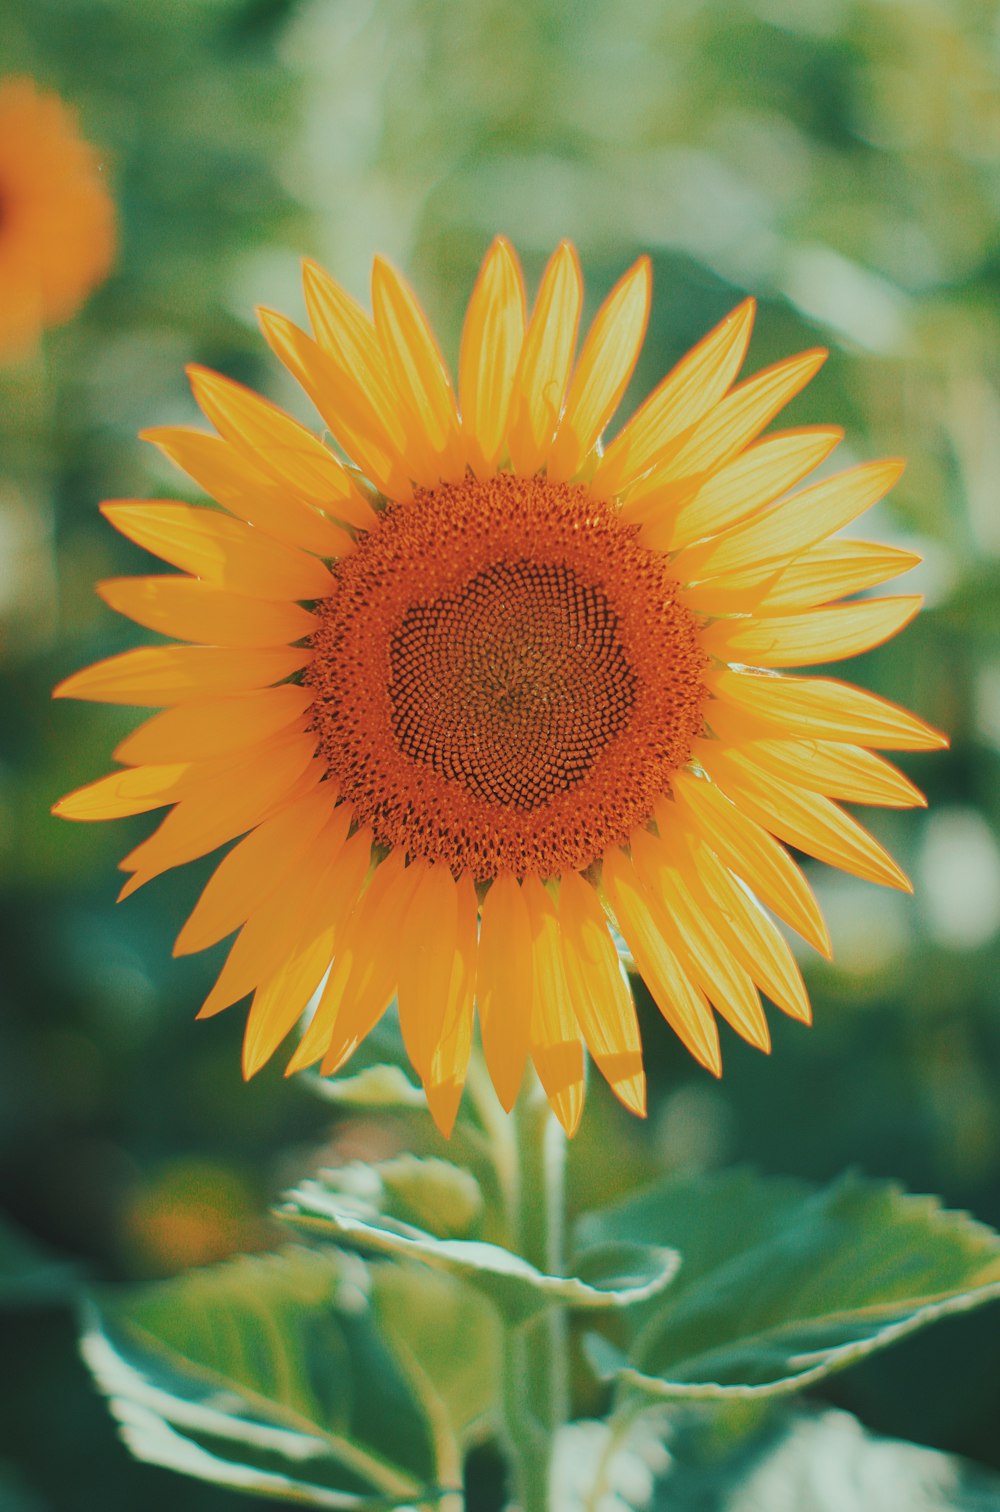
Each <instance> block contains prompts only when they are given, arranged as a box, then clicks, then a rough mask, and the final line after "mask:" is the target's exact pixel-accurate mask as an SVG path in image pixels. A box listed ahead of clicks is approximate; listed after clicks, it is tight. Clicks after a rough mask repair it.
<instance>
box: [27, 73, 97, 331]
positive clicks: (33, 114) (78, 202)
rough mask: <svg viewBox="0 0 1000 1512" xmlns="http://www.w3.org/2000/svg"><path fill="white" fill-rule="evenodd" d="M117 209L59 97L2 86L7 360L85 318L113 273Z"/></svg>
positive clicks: (31, 88)
mask: <svg viewBox="0 0 1000 1512" xmlns="http://www.w3.org/2000/svg"><path fill="white" fill-rule="evenodd" d="M114 251H115V222H114V206H113V204H112V202H111V199H110V197H109V195H108V193H107V190H106V189H105V187H104V184H103V183H102V181H101V177H100V164H99V161H98V156H97V153H96V152H95V150H94V148H93V147H91V146H90V145H89V144H88V143H87V142H84V141H83V140H81V138H80V136H79V135H78V133H77V129H76V121H75V119H74V116H73V113H72V112H71V111H70V110H69V109H67V107H66V106H65V105H64V104H63V102H62V101H61V100H60V99H59V97H58V95H55V94H51V93H49V92H46V91H42V90H39V89H38V88H37V87H36V86H35V84H34V83H33V82H32V80H31V79H20V78H11V79H3V80H0V358H8V357H17V356H20V355H21V354H22V353H23V352H25V351H27V350H29V349H30V348H31V347H32V346H33V345H34V343H35V342H36V341H37V340H38V336H39V333H40V331H41V330H42V329H43V328H44V327H47V326H54V325H61V324H62V323H63V321H66V320H69V319H70V317H71V316H72V315H75V313H76V311H77V310H78V309H79V307H80V305H81V304H82V303H83V301H84V299H85V298H86V297H87V295H88V294H89V293H90V292H91V290H92V289H94V288H95V287H96V286H97V285H98V284H99V283H101V282H102V281H103V279H104V278H105V277H106V276H107V273H108V270H109V269H110V267H111V263H112V260H113V257H114Z"/></svg>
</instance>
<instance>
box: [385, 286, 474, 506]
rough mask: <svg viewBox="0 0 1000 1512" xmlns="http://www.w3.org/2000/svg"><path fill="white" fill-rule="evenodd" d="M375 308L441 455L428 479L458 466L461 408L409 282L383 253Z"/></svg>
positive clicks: (407, 395) (408, 400) (413, 405)
mask: <svg viewBox="0 0 1000 1512" xmlns="http://www.w3.org/2000/svg"><path fill="white" fill-rule="evenodd" d="M372 310H373V312H374V315H375V329H376V331H377V332H378V335H379V339H380V341H381V343H382V353H383V356H384V357H385V361H386V366H387V368H388V370H389V374H390V376H391V378H392V381H393V384H394V386H395V388H396V392H397V394H398V395H399V397H400V399H401V400H402V402H403V404H404V405H405V406H406V407H407V408H409V409H410V410H412V411H413V413H414V414H415V415H416V416H417V419H418V420H419V422H420V424H421V427H422V428H423V431H424V434H425V436H426V437H427V439H428V441H429V442H430V445H431V450H432V451H433V452H434V454H435V457H436V458H437V464H436V467H435V469H434V471H433V473H432V474H430V475H428V476H424V477H419V478H417V481H418V482H421V483H428V484H430V483H433V482H435V481H436V480H437V478H438V477H449V476H451V474H452V472H454V471H459V472H460V470H461V461H460V448H459V446H458V444H457V437H458V412H457V409H456V407H455V396H454V394H453V392H452V387H451V379H450V378H449V376H448V369H447V367H446V366H445V361H444V358H443V357H442V356H441V352H440V349H439V347H438V344H437V342H436V341H435V339H434V334H433V332H432V331H431V328H430V325H429V324H428V322H427V317H426V316H425V315H424V312H423V310H422V309H421V308H420V304H419V302H418V301H417V297H416V295H415V294H414V292H413V290H412V289H411V288H410V285H409V284H408V283H407V282H406V279H405V278H403V277H402V275H401V274H399V273H397V271H396V269H395V268H392V267H390V265H389V264H388V263H387V262H385V261H384V260H383V259H382V258H380V257H376V259H375V262H374V266H373V268H372Z"/></svg>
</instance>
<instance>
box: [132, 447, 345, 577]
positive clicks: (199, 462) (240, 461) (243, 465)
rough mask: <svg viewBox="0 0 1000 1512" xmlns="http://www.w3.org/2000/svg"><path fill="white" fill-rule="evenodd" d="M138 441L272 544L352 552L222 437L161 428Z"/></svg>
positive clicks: (329, 524)
mask: <svg viewBox="0 0 1000 1512" xmlns="http://www.w3.org/2000/svg"><path fill="white" fill-rule="evenodd" d="M139 439H140V440H142V441H150V442H152V444H153V445H154V446H157V447H158V448H159V449H160V451H161V452H163V454H164V456H166V457H169V458H170V460H171V462H173V463H175V465H176V466H177V467H179V468H181V470H182V471H183V472H186V473H187V474H188V476H189V477H191V478H193V479H194V481H195V482H196V483H197V484H198V485H199V486H200V487H201V488H203V489H204V490H205V492H206V493H208V494H211V496H212V498H213V499H216V500H217V501H218V502H219V503H220V504H221V505H222V506H223V508H224V509H228V510H229V512H230V514H234V515H237V516H238V517H239V519H241V520H246V522H247V524H248V525H254V526H256V528H257V529H258V530H263V531H264V532H265V533H266V534H267V535H269V536H273V537H274V539H275V540H276V541H283V542H284V544H285V545H286V546H292V547H295V548H300V549H301V550H303V551H314V552H315V553H316V554H317V555H318V556H323V557H341V556H346V555H347V553H348V552H350V551H352V550H353V549H354V543H353V541H352V540H351V537H350V536H349V535H348V534H347V532H346V531H345V530H341V528H340V526H339V525H334V523H333V521H332V520H328V519H327V518H326V516H325V515H323V514H321V513H320V511H319V510H318V509H314V508H313V507H312V505H310V504H308V503H306V501H305V500H304V499H297V498H296V497H295V495H294V494H293V493H292V492H291V490H290V489H289V488H288V487H287V486H286V485H283V484H279V483H276V482H275V481H274V479H273V478H270V477H269V476H268V475H267V473H266V472H264V471H262V470H261V469H260V468H259V467H255V466H254V464H253V463H252V462H251V461H250V460H249V459H248V458H247V457H245V456H244V455H243V454H242V453H241V452H239V451H237V449H236V447H235V446H231V445H230V443H229V442H228V441H224V440H223V439H222V437H221V436H210V435H208V434H207V433H205V432H204V431H196V430H188V429H187V428H186V427H184V426H179V425H177V426H172V425H161V426H153V427H151V428H150V429H148V430H143V431H140V432H139Z"/></svg>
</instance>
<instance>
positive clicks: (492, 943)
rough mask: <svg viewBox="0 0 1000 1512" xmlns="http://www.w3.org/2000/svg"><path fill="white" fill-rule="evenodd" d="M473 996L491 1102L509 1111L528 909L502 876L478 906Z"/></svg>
mask: <svg viewBox="0 0 1000 1512" xmlns="http://www.w3.org/2000/svg"><path fill="white" fill-rule="evenodd" d="M476 996H477V1000H478V1002H479V1022H480V1025H481V1027H482V1036H483V1050H484V1052H485V1054H486V1064H487V1066H488V1067H489V1072H490V1077H491V1079H492V1081H493V1085H494V1087H495V1088H496V1094H497V1097H498V1098H499V1099H500V1102H501V1103H502V1105H503V1106H504V1108H506V1109H507V1111H508V1112H510V1109H511V1108H512V1107H513V1106H514V1101H515V1099H516V1097H517V1093H518V1088H519V1087H520V1085H521V1078H522V1077H523V1076H524V1068H525V1065H526V1063H527V1059H528V1045H529V1036H530V1031H531V1004H532V996H533V984H532V976H531V925H530V922H529V920H528V910H527V907H526V906H525V902H524V899H523V898H522V896H521V888H520V887H519V885H518V883H517V881H516V880H515V879H514V878H513V877H512V876H510V875H509V874H507V873H505V874H503V875H502V876H499V877H498V878H497V879H496V881H495V882H494V883H493V884H492V885H491V887H490V890H489V892H488V893H487V894H486V899H485V901H484V903H483V907H482V930H481V933H480V937H479V965H478V969H477V977H476Z"/></svg>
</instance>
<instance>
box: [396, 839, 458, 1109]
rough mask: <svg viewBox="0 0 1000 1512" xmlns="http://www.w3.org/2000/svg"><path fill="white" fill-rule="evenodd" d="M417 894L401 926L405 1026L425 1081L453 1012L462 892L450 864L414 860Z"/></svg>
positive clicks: (400, 990) (401, 998) (401, 997)
mask: <svg viewBox="0 0 1000 1512" xmlns="http://www.w3.org/2000/svg"><path fill="white" fill-rule="evenodd" d="M410 869H411V871H413V873H414V880H413V895H412V898H411V900H410V906H409V908H408V909H407V911H406V916H405V917H404V918H403V919H402V920H401V921H400V923H399V925H398V930H399V986H398V989H397V999H398V1002H399V1027H400V1029H401V1030H402V1034H403V1043H404V1044H405V1045H406V1053H407V1054H408V1055H409V1057H410V1060H411V1061H412V1062H413V1065H414V1066H415V1068H416V1070H417V1073H418V1075H419V1076H420V1079H421V1081H426V1080H427V1079H428V1078H429V1077H430V1071H431V1066H432V1064H433V1060H434V1053H435V1051H436V1050H437V1048H438V1045H439V1043H440V1040H441V1035H442V1032H443V1029H444V1024H445V1019H446V1016H447V1011H448V993H449V988H450V985H451V979H452V974H453V971H454V967H455V956H456V953H457V950H458V896H457V890H456V887H455V879H454V878H453V877H452V874H451V871H450V869H449V868H448V867H447V866H444V865H441V864H437V865H433V864H431V863H429V862H427V861H419V860H418V861H414V862H413V863H412V865H411V868H410Z"/></svg>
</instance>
